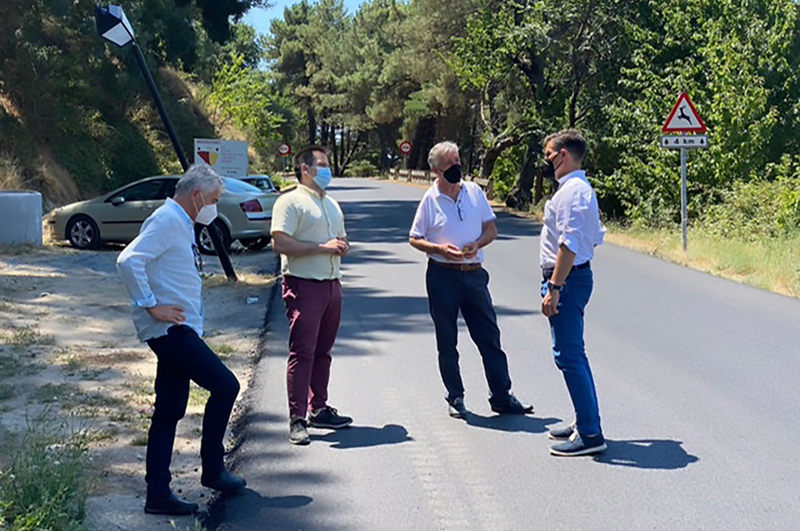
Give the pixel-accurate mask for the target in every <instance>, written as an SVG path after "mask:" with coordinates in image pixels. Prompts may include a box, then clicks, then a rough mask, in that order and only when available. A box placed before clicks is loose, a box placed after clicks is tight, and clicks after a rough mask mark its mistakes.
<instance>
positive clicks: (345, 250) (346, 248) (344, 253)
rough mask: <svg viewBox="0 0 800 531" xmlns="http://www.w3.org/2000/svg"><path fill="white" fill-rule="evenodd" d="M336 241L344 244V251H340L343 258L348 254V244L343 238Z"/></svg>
mask: <svg viewBox="0 0 800 531" xmlns="http://www.w3.org/2000/svg"><path fill="white" fill-rule="evenodd" d="M337 240H339V241H340V242H342V243H344V245H345V247H344V250H343V251H342V256H345V255H346V254H347V253H349V252H350V242H349V241H347V240H345V239H344V238H337Z"/></svg>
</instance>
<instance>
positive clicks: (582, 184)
mask: <svg viewBox="0 0 800 531" xmlns="http://www.w3.org/2000/svg"><path fill="white" fill-rule="evenodd" d="M605 233H606V229H605V227H603V226H602V225H601V224H600V211H599V209H598V207H597V196H596V195H595V193H594V189H592V185H591V184H589V181H587V180H586V172H585V171H583V170H576V171H573V172H570V173H568V174H567V175H564V176H563V177H561V179H559V180H558V191H556V193H555V195H553V198H552V199H550V201H548V202H547V203H546V204H545V206H544V226H543V227H542V234H541V236H540V240H539V250H540V264H541V266H542V268H544V269H552V268H554V267H555V265H556V258H557V256H558V248H559V247H560V246H561V245H565V246H566V247H567V248H568V249H569V250H570V251H572V252H573V253H575V263H574V264H575V265H581V264H584V263H586V262H588V261H589V260H591V259H592V257H593V256H594V248H595V247H596V246H597V245H600V244H602V243H603V237H604V236H605Z"/></svg>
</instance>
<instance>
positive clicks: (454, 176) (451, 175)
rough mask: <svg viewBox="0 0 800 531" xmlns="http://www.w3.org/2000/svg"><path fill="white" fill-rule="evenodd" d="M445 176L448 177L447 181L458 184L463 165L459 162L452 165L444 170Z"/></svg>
mask: <svg viewBox="0 0 800 531" xmlns="http://www.w3.org/2000/svg"><path fill="white" fill-rule="evenodd" d="M444 178H445V179H447V182H449V183H453V184H456V183H457V182H458V181H460V180H461V166H460V165H458V164H453V165H452V166H450V168H449V169H448V170H447V171H446V172H444Z"/></svg>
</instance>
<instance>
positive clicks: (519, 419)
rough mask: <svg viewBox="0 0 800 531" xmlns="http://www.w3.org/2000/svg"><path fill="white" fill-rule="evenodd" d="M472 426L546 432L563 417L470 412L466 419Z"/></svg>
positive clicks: (499, 429) (507, 430) (512, 430)
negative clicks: (486, 414)
mask: <svg viewBox="0 0 800 531" xmlns="http://www.w3.org/2000/svg"><path fill="white" fill-rule="evenodd" d="M464 420H466V421H467V424H469V425H470V426H475V427H476V428H484V429H487V430H497V431H505V432H525V433H545V432H547V429H548V428H547V427H548V426H550V425H551V424H558V423H559V422H561V419H556V418H552V417H549V418H546V419H544V418H538V417H532V416H530V415H493V416H491V417H485V416H483V415H478V414H477V413H472V412H469V413H468V414H467V418H466V419H464Z"/></svg>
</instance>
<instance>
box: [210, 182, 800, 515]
mask: <svg viewBox="0 0 800 531" xmlns="http://www.w3.org/2000/svg"><path fill="white" fill-rule="evenodd" d="M335 185H336V187H335V188H334V189H332V190H331V195H332V196H334V197H336V198H337V199H338V200H339V201H340V203H341V204H342V207H343V209H344V211H345V215H346V223H347V228H348V231H349V235H350V238H351V240H352V242H353V250H352V252H351V254H350V256H349V257H348V258H347V259H346V265H345V266H344V274H345V280H344V286H345V290H344V297H345V302H344V315H343V320H342V326H341V331H340V335H339V341H338V343H337V345H336V347H335V350H334V366H333V376H332V382H331V388H330V397H331V404H332V405H333V406H335V407H338V408H339V409H340V411H341V412H342V413H344V414H347V415H351V416H353V417H354V418H355V423H354V426H353V427H352V428H350V429H349V430H344V431H340V432H331V431H314V430H312V437H313V442H312V444H311V445H310V446H308V447H294V446H291V445H290V444H289V443H288V440H287V435H288V418H287V409H286V396H285V357H286V342H287V323H286V317H285V315H284V313H283V305H282V302H281V301H280V299H279V298H278V299H276V301H275V302H276V304H274V305H273V306H272V310H271V313H270V315H268V332H267V336H266V343H265V348H266V354H265V357H264V359H263V361H262V362H261V364H260V366H259V367H258V370H257V381H256V382H255V385H254V387H253V390H252V394H251V395H250V399H251V401H252V403H251V407H252V410H251V413H250V415H249V418H248V425H247V428H246V429H245V441H244V443H243V446H242V447H241V448H240V449H239V450H238V452H237V467H238V468H237V470H238V471H239V472H240V473H242V474H243V475H244V476H246V477H247V479H248V481H249V482H250V488H249V489H248V490H247V491H246V492H245V493H244V494H242V495H240V496H237V497H233V498H230V499H228V500H226V501H225V502H224V504H223V507H222V509H221V512H220V516H221V519H222V524H221V525H220V527H219V529H222V530H248V531H249V530H293V531H294V530H309V531H311V530H313V531H334V530H337V531H338V530H342V531H344V530H348V531H362V530H364V531H367V530H369V531H377V530H411V531H427V530H528V529H592V530H594V529H603V530H605V529H608V530H617V529H623V530H628V529H632V530H640V529H642V530H643V529H667V530H675V529H687V530H696V529H726V530H728V529H732V530H744V529H798V528H800V501H799V499H800V459H798V451H800V419H799V418H798V415H797V411H798V406H800V385H798V380H799V379H800V346H799V345H800V326H798V324H799V323H800V301H797V300H794V299H790V298H787V297H783V296H780V295H774V294H771V293H767V292H764V291H760V290H758V289H755V288H752V287H748V286H743V285H739V284H736V283H734V282H730V281H726V280H722V279H718V278H715V277H713V276H710V275H706V274H703V273H699V272H696V271H692V270H689V269H686V268H683V267H680V266H676V265H672V264H669V263H666V262H663V261H660V260H658V259H655V258H652V257H649V256H645V255H641V254H637V253H634V252H632V251H628V250H625V249H622V248H619V247H615V246H612V245H608V244H607V245H604V246H603V247H601V248H599V249H598V252H597V255H596V257H595V260H594V262H593V264H594V271H595V292H594V295H593V297H592V300H591V302H590V303H589V307H588V309H587V329H586V339H587V345H588V352H589V357H590V360H591V363H592V367H593V370H594V374H595V378H596V382H597V388H598V394H599V398H600V408H601V415H602V417H603V425H604V431H605V434H606V437H607V438H608V439H609V442H608V446H609V448H608V451H607V452H606V453H605V454H604V455H602V456H600V457H596V458H591V457H583V458H555V457H551V456H550V455H549V454H548V451H547V449H548V445H549V444H550V441H548V439H547V436H546V430H547V429H548V427H549V426H552V425H554V424H556V423H558V422H560V421H561V420H562V419H564V420H571V419H572V412H571V407H570V403H569V398H568V395H567V392H566V388H565V386H564V383H563V380H562V378H561V375H560V373H559V372H558V370H557V369H556V367H555V365H554V364H553V361H552V357H551V354H550V347H549V345H550V339H549V329H548V327H547V322H546V319H545V318H544V317H543V316H542V315H541V314H540V312H539V310H538V307H539V293H538V284H539V275H540V273H539V270H538V232H539V227H538V226H537V224H535V223H534V222H532V221H528V220H523V219H519V218H515V217H512V216H510V215H507V214H500V216H499V219H498V228H499V233H500V236H499V238H498V240H497V241H496V242H495V243H494V244H492V245H491V246H490V247H488V248H487V249H486V264H485V265H486V268H487V269H488V270H489V272H490V274H491V276H492V281H491V286H490V287H491V291H492V294H493V297H494V300H495V304H496V308H497V311H498V314H499V323H500V327H501V329H502V334H503V335H502V338H503V345H504V348H505V350H506V352H507V353H508V356H509V362H510V367H511V376H512V380H513V382H514V391H515V393H516V394H517V396H519V397H520V398H521V399H523V400H525V401H530V402H532V403H534V405H535V406H536V415H535V416H531V417H525V418H520V417H498V416H495V415H493V414H492V412H491V410H490V409H489V404H488V402H487V387H486V383H485V380H484V377H483V372H482V368H481V365H480V361H479V355H478V353H477V350H476V349H475V347H474V345H473V344H472V342H471V341H470V340H469V336H468V335H467V333H466V330H465V329H464V330H463V331H462V335H461V342H460V351H461V355H462V372H463V375H464V380H465V385H466V389H467V394H466V403H467V406H468V407H469V408H470V409H471V410H472V411H473V414H472V415H471V416H470V418H469V419H468V420H467V421H466V422H464V421H459V420H454V419H451V418H449V417H448V415H447V410H446V405H445V402H444V399H443V397H444V389H443V386H442V383H441V380H440V378H439V375H438V371H437V365H436V352H435V343H434V335H433V326H432V323H431V321H430V317H429V314H428V311H427V299H426V294H425V287H424V272H425V267H426V266H425V257H424V255H422V254H421V253H419V252H417V251H415V250H414V249H412V248H411V247H410V246H409V245H408V243H407V234H408V228H409V226H410V224H411V220H412V217H413V214H414V211H415V208H416V204H417V202H418V201H419V199H420V198H421V197H422V194H423V192H424V190H423V189H421V188H418V187H414V186H407V185H401V184H392V183H386V182H375V181H369V180H339V181H337V182H336V183H335Z"/></svg>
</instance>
